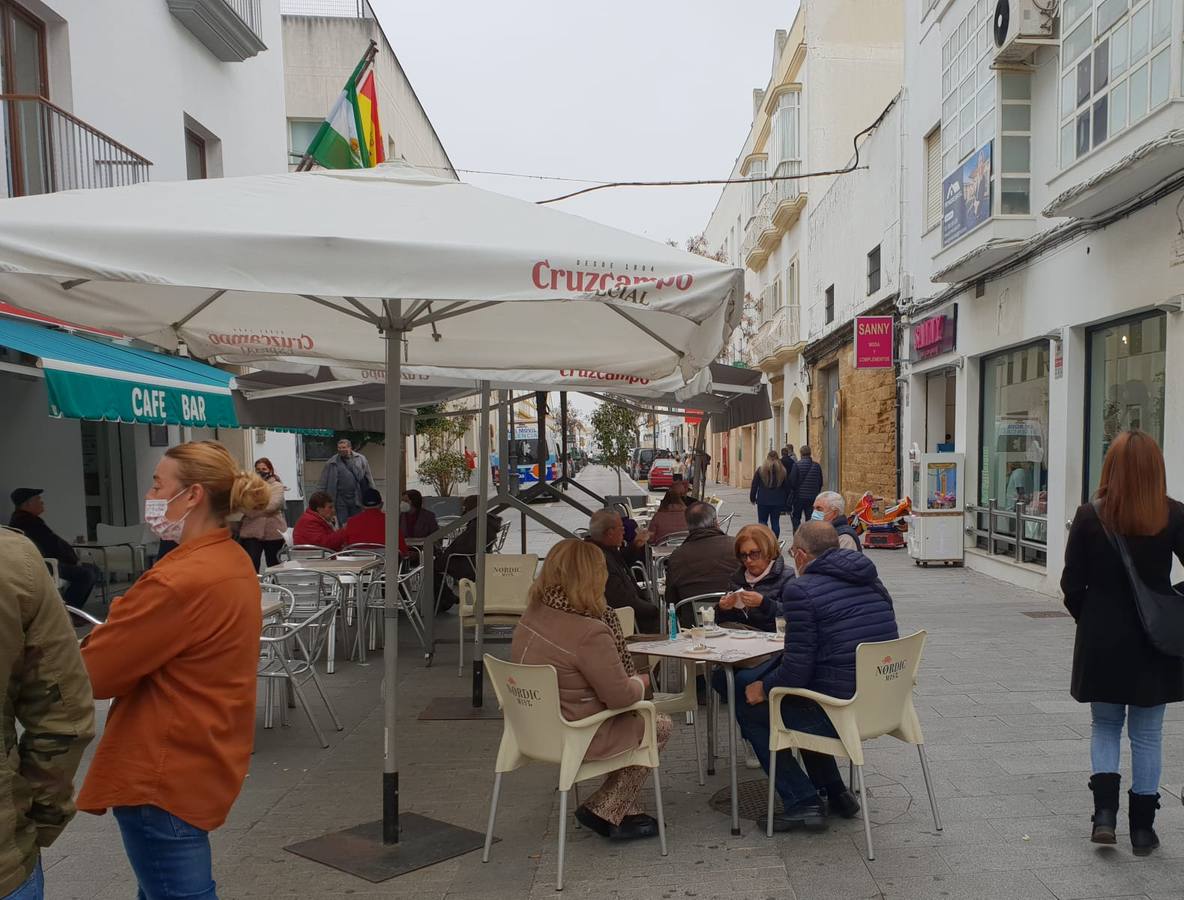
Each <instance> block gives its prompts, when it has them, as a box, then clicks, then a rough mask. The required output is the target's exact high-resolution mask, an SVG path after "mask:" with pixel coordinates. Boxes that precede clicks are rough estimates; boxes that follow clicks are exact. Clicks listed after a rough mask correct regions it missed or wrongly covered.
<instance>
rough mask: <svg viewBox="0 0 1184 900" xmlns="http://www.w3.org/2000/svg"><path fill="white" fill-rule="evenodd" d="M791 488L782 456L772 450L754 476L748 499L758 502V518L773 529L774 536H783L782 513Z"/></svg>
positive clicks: (785, 507) (787, 502) (787, 503)
mask: <svg viewBox="0 0 1184 900" xmlns="http://www.w3.org/2000/svg"><path fill="white" fill-rule="evenodd" d="M789 490H790V487H789V479H788V478H787V477H786V476H785V466H783V465H781V457H780V456H778V455H777V451H775V450H770V451H769V455H768V456H766V457H765V462H764V465H762V466H761V467H760V468H759V469H757V470H756V474H754V475H753V476H752V487H751V488H749V491H748V500H749V502H750V503H755V504H756V517H757V519H758V520H759V521H760V523H761V524H762V525H768V526H769V528H771V529H772V530H773V535H774V537H778V538H779V537H781V514H782V513H783V512H785V511H786V509H787V507H788V506H789V501H790V494H789Z"/></svg>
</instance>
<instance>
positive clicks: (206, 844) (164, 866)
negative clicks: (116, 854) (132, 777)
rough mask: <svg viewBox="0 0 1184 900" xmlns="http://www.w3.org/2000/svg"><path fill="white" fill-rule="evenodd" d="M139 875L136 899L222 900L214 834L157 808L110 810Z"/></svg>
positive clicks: (134, 807) (130, 859)
mask: <svg viewBox="0 0 1184 900" xmlns="http://www.w3.org/2000/svg"><path fill="white" fill-rule="evenodd" d="M111 812H112V813H114V814H115V820H116V821H117V822H118V823H119V830H120V832H121V833H122V834H123V846H124V849H126V850H127V858H128V861H129V862H131V864H132V871H133V872H135V873H136V881H137V882H139V886H140V890H139V893H138V894H137V895H136V896H137V898H138V900H173V898H181V897H184V898H185V900H218V894H217V893H216V891H215V890H214V874H213V870H214V864H213V859H212V858H211V856H210V835H209V832H208V831H202V830H201V829H200V828H197V827H195V826H193V825H190V824H189V823H188V822H185V821H183V820H181V819H178V818H177V817H176V816H174V815H173V814H172V813H169V812H166V811H165V810H163V809H161V808H160V807H159V806H117V807H115V809H113V810H111Z"/></svg>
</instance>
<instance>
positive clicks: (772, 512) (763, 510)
mask: <svg viewBox="0 0 1184 900" xmlns="http://www.w3.org/2000/svg"><path fill="white" fill-rule="evenodd" d="M783 512H785V509H784V508H783V507H780V506H776V505H774V506H764V505H762V504H759V503H758V504H757V507H756V518H757V521H758V522H760V523H761V524H762V525H768V526H769V527H770V528H771V529H773V534H775V535H776V536H777V537H781V514H782V513H783Z"/></svg>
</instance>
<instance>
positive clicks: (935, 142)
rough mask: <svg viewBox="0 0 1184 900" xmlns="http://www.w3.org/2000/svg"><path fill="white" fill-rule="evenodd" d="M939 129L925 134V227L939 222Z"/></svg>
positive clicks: (940, 178)
mask: <svg viewBox="0 0 1184 900" xmlns="http://www.w3.org/2000/svg"><path fill="white" fill-rule="evenodd" d="M941 182H942V171H941V129H940V128H934V129H933V130H932V131H931V132H929V134H927V135H925V228H926V229H929V228H932V227H934V226H935V225H937V224H938V223H940V222H941Z"/></svg>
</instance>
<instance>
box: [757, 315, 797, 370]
mask: <svg viewBox="0 0 1184 900" xmlns="http://www.w3.org/2000/svg"><path fill="white" fill-rule="evenodd" d="M800 321H801V307H799V306H782V307H779V308H778V309H776V310H774V311H773V314H772V316H771V317H770V318H769V320H768V321H767V322H765V324H764V325H762V326H761V329H760V331H758V332H757V334H756V337H755V338H754V339H753V353H754V355H755V356H756V358H757V359H758V360H762V359H770V358H772V357H774V356H776V355H777V354H778V353H780V352H781V351H782V350H785V349H786V348H789V347H793V346H796V345H797V344H798V343H800V342H801V338H800V334H801V330H800V328H799V323H800Z"/></svg>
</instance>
